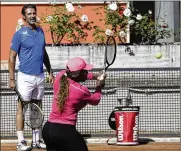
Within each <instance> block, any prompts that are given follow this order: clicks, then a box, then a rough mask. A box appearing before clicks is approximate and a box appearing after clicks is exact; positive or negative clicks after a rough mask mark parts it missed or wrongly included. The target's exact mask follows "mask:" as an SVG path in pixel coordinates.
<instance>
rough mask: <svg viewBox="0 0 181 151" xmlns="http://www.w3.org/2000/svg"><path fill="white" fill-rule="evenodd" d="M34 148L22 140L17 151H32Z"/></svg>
mask: <svg viewBox="0 0 181 151" xmlns="http://www.w3.org/2000/svg"><path fill="white" fill-rule="evenodd" d="M31 149H32V148H31V147H30V146H27V144H26V141H25V140H22V141H21V142H20V143H19V144H17V147H16V150H17V151H30V150H31Z"/></svg>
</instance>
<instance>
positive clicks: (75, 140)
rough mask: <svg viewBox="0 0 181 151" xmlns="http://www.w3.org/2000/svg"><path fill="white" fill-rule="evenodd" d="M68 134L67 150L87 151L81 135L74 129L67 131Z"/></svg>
mask: <svg viewBox="0 0 181 151" xmlns="http://www.w3.org/2000/svg"><path fill="white" fill-rule="evenodd" d="M69 134H70V136H69V137H68V138H67V141H66V142H67V144H66V145H67V148H68V150H67V151H88V148H87V145H86V142H85V140H84V138H83V137H82V135H81V134H80V133H79V132H78V131H76V129H75V130H74V132H70V133H69Z"/></svg>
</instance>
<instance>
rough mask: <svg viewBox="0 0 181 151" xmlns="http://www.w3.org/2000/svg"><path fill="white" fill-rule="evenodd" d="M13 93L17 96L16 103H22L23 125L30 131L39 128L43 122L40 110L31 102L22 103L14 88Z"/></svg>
mask: <svg viewBox="0 0 181 151" xmlns="http://www.w3.org/2000/svg"><path fill="white" fill-rule="evenodd" d="M14 91H15V92H16V94H17V95H18V101H21V103H22V109H23V119H24V121H25V123H26V124H27V125H28V126H29V127H31V128H32V129H36V128H39V127H41V125H42V124H43V120H44V115H43V112H42V110H41V108H40V107H39V106H38V105H37V104H35V103H33V102H31V101H28V102H26V101H24V100H23V98H22V96H21V94H20V93H19V91H18V90H17V88H15V89H14Z"/></svg>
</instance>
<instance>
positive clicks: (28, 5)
mask: <svg viewBox="0 0 181 151" xmlns="http://www.w3.org/2000/svg"><path fill="white" fill-rule="evenodd" d="M28 8H33V9H35V11H37V9H36V5H34V4H26V5H24V6H23V8H22V10H21V14H22V15H23V16H25V11H26V9H28Z"/></svg>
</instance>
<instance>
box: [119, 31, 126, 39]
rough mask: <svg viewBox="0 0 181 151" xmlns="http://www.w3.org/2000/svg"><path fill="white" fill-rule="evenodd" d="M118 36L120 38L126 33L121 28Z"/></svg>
mask: <svg viewBox="0 0 181 151" xmlns="http://www.w3.org/2000/svg"><path fill="white" fill-rule="evenodd" d="M119 36H120V37H121V38H124V37H125V36H126V33H125V32H124V31H123V30H122V31H120V32H119Z"/></svg>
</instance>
